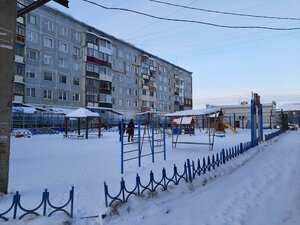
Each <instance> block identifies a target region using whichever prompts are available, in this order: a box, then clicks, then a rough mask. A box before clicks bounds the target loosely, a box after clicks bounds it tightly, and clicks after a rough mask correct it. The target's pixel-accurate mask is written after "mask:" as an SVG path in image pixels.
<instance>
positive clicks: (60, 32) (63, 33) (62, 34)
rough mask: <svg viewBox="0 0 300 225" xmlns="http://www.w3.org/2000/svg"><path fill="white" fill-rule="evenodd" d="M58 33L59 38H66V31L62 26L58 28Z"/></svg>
mask: <svg viewBox="0 0 300 225" xmlns="http://www.w3.org/2000/svg"><path fill="white" fill-rule="evenodd" d="M58 33H59V34H60V35H61V36H64V37H68V29H67V28H65V27H63V26H58Z"/></svg>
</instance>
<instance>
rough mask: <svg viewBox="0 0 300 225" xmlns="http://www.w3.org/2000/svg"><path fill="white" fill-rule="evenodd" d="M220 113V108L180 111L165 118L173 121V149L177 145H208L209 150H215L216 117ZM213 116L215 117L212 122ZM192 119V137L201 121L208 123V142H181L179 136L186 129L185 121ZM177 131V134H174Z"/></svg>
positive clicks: (190, 131) (190, 129)
mask: <svg viewBox="0 0 300 225" xmlns="http://www.w3.org/2000/svg"><path fill="white" fill-rule="evenodd" d="M218 112H220V109H219V108H211V109H198V110H186V111H178V112H175V113H169V114H166V115H165V116H167V117H170V118H171V120H172V123H171V126H172V148H176V146H177V144H195V145H208V148H209V150H213V147H214V139H215V131H216V115H217V113H218ZM211 115H214V117H213V119H212V120H211ZM190 118H192V120H191V121H192V122H191V126H190V127H189V128H188V130H189V131H188V132H187V133H190V135H191V134H192V130H193V129H195V126H197V127H199V129H200V126H199V123H198V121H199V120H202V121H207V134H208V142H197V141H179V135H180V134H181V131H182V130H183V129H184V121H186V120H190ZM174 131H175V132H174Z"/></svg>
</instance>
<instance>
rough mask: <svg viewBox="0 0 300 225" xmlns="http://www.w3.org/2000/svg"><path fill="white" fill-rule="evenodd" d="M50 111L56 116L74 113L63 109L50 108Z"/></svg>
mask: <svg viewBox="0 0 300 225" xmlns="http://www.w3.org/2000/svg"><path fill="white" fill-rule="evenodd" d="M51 110H52V111H53V113H56V114H68V113H70V112H72V111H74V109H65V108H52V109H51Z"/></svg>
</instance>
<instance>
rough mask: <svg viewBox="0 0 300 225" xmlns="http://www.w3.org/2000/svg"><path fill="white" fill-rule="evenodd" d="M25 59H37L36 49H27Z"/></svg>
mask: <svg viewBox="0 0 300 225" xmlns="http://www.w3.org/2000/svg"><path fill="white" fill-rule="evenodd" d="M27 59H30V60H34V61H36V60H37V51H35V50H32V49H27Z"/></svg>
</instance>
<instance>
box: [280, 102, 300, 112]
mask: <svg viewBox="0 0 300 225" xmlns="http://www.w3.org/2000/svg"><path fill="white" fill-rule="evenodd" d="M279 109H280V110H281V109H282V110H283V111H300V103H287V104H284V105H282V106H281V107H279Z"/></svg>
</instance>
